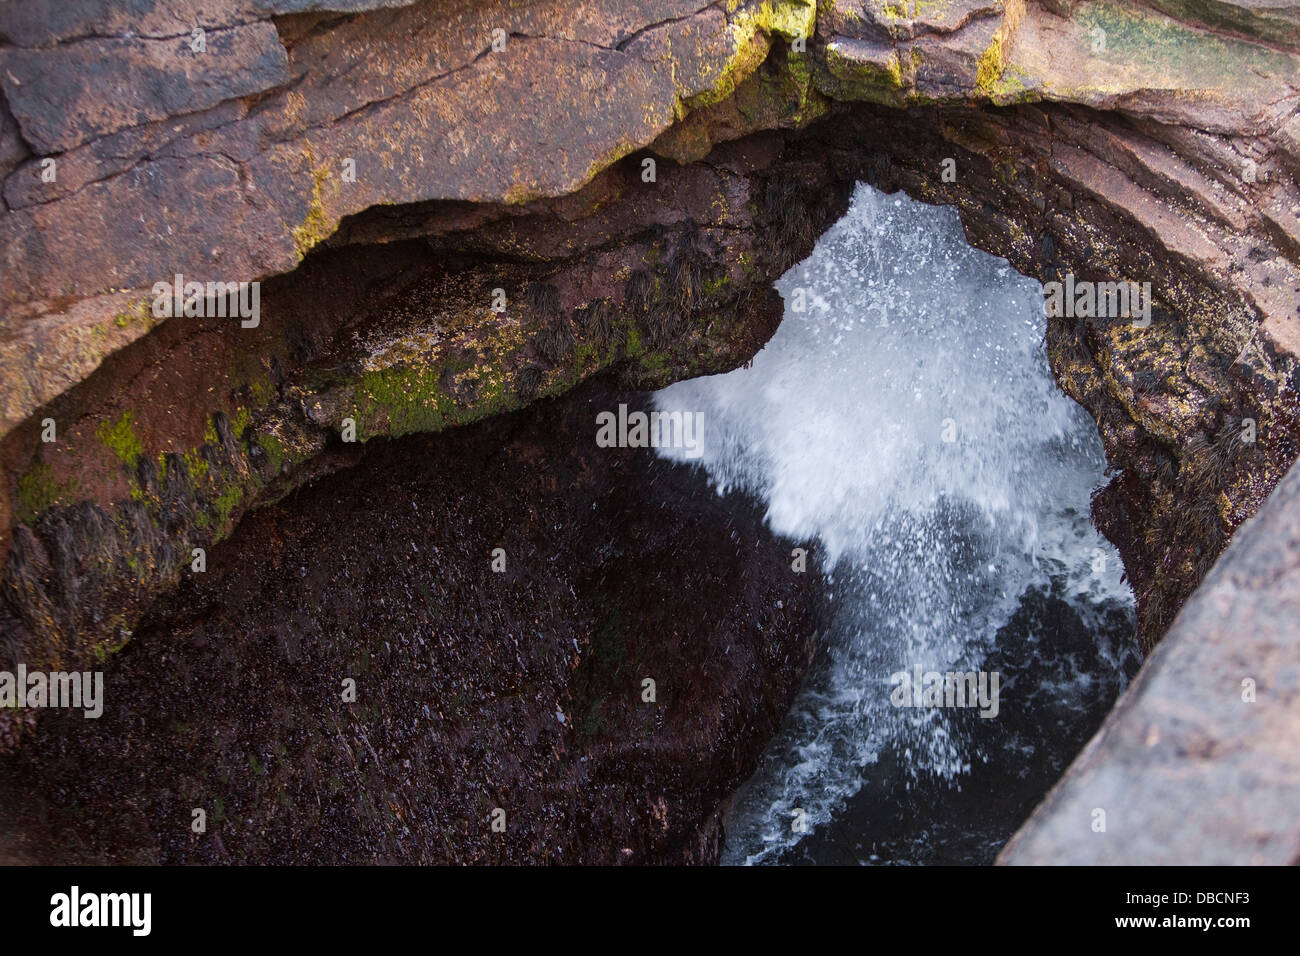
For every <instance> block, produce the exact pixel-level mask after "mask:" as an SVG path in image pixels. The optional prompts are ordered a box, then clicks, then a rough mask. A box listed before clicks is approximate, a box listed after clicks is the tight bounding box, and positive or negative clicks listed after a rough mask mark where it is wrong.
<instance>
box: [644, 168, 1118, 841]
mask: <svg viewBox="0 0 1300 956" xmlns="http://www.w3.org/2000/svg"><path fill="white" fill-rule="evenodd" d="M777 289H778V290H779V291H780V292H781V294H782V296H783V297H784V298H785V303H786V314H785V318H784V321H783V322H782V324H781V327H780V328H779V330H778V331H777V333H776V335H775V336H774V337H773V338H772V340H771V341H770V342H769V343H768V344H767V346H766V347H765V348H764V349H763V350H762V351H760V352H759V353H758V355H757V356H756V357H755V359H754V361H753V363H752V365H751V366H750V367H748V368H746V369H738V370H736V371H734V372H731V373H729V374H726V375H717V376H711V377H707V378H700V379H693V380H690V381H685V382H680V383H678V384H676V385H673V386H671V387H669V388H667V389H665V390H663V391H661V392H659V393H657V395H656V399H655V401H656V406H657V407H658V408H659V409H660V410H662V411H695V412H702V413H703V415H704V421H705V422H706V428H705V433H704V434H705V442H704V449H703V454H702V458H701V459H700V462H699V463H700V465H701V466H702V467H704V468H705V469H707V472H708V474H709V476H710V480H711V481H712V483H713V484H714V485H715V486H716V488H717V489H718V491H719V493H725V492H728V491H730V490H741V491H744V492H745V493H747V494H749V495H751V496H753V497H755V498H757V499H758V500H759V501H761V502H763V503H764V504H765V505H766V508H767V519H768V521H769V522H770V524H771V527H772V528H773V530H774V531H775V532H777V533H778V534H780V535H783V536H786V537H788V538H789V539H791V540H793V541H810V540H811V541H813V542H815V544H814V547H815V548H818V549H820V551H821V554H820V555H819V557H820V558H821V560H822V566H823V567H825V568H828V569H830V575H829V580H830V588H831V592H832V600H831V607H832V611H831V615H832V617H831V624H830V626H829V630H828V633H827V634H826V636H825V641H826V648H825V654H824V655H823V657H824V661H822V663H821V664H820V665H819V666H818V667H816V668H815V669H814V671H813V673H811V674H810V675H809V677H808V679H807V681H806V683H805V686H804V688H803V690H802V691H801V693H800V695H799V697H798V699H797V701H796V703H795V705H794V707H793V709H792V712H791V713H790V715H789V716H788V717H787V719H786V721H785V722H784V724H783V726H782V729H781V731H780V732H779V735H778V737H777V739H776V740H774V741H773V742H772V743H771V745H770V746H769V748H768V750H767V753H766V755H765V758H764V761H763V763H762V766H761V767H760V770H759V772H758V773H757V774H756V775H755V777H754V778H753V779H751V780H750V781H749V782H748V784H747V785H746V786H745V787H744V788H743V789H742V791H741V792H740V794H738V796H737V803H736V806H735V808H734V812H733V816H732V820H731V823H730V825H729V828H728V836H727V850H726V854H725V857H724V859H725V861H726V862H732V863H745V862H750V863H753V862H762V861H764V860H765V859H768V858H770V857H772V856H774V855H775V854H777V853H780V852H781V851H783V850H784V849H786V848H788V847H789V846H790V845H791V844H793V843H794V842H797V841H798V840H799V839H800V838H801V837H802V835H803V833H804V832H810V831H811V830H813V829H815V828H817V827H821V826H827V825H829V824H831V822H832V821H833V820H834V817H835V812H836V809H837V807H840V806H842V805H843V803H844V801H845V800H846V799H847V798H849V797H850V796H852V795H853V794H855V793H856V792H857V790H858V788H859V787H860V786H862V779H863V777H862V772H861V771H862V768H863V767H864V766H865V765H867V764H869V763H871V762H873V761H874V760H875V759H876V755H877V753H878V752H879V750H880V748H881V747H882V745H884V744H885V743H890V744H892V745H894V746H895V747H899V748H901V749H902V752H903V753H904V754H905V755H906V758H907V766H908V767H909V768H910V769H909V772H911V773H914V774H919V773H922V772H925V773H928V774H938V775H941V776H954V775H959V774H962V773H963V772H965V771H966V770H968V769H969V766H970V760H971V754H970V753H968V752H967V748H966V747H965V746H964V743H965V742H964V741H963V740H962V739H961V737H960V735H959V734H958V733H955V732H954V729H953V726H952V723H951V721H950V719H949V716H948V713H947V712H945V711H944V710H942V709H928V710H925V709H922V710H918V709H901V708H894V707H892V706H891V705H890V702H889V692H890V690H891V687H890V683H889V678H890V675H892V674H894V673H896V672H898V671H911V670H912V669H913V668H915V667H918V666H919V667H921V668H922V670H925V671H931V670H934V671H940V672H944V671H949V670H970V669H977V668H978V667H979V664H980V661H981V660H982V658H983V657H984V655H985V654H986V653H987V651H988V649H989V647H990V645H991V642H992V641H993V640H994V638H995V636H996V634H997V633H998V630H999V628H1000V627H1001V626H1002V625H1003V624H1005V623H1006V621H1007V620H1008V618H1009V616H1010V615H1011V614H1012V613H1013V611H1014V610H1015V608H1016V607H1017V605H1018V603H1019V601H1020V598H1021V596H1022V595H1023V594H1024V593H1025V592H1026V590H1027V589H1028V588H1030V587H1033V586H1040V587H1041V586H1044V585H1045V583H1046V582H1049V581H1051V582H1053V583H1054V585H1055V587H1056V590H1057V591H1058V592H1060V593H1063V594H1064V595H1066V599H1067V600H1068V601H1069V602H1070V603H1071V605H1073V606H1075V607H1076V608H1077V609H1078V610H1079V611H1080V612H1081V613H1082V614H1084V615H1085V617H1086V615H1087V614H1088V612H1089V611H1090V610H1093V609H1099V608H1103V607H1106V606H1113V605H1115V604H1126V603H1128V602H1130V601H1131V595H1130V594H1129V592H1128V589H1127V586H1126V585H1125V584H1124V583H1123V582H1122V577H1121V574H1122V568H1121V566H1120V562H1119V559H1118V557H1117V556H1116V554H1115V552H1114V550H1113V548H1112V547H1111V546H1110V545H1109V544H1108V543H1107V542H1106V541H1105V540H1104V539H1103V538H1101V537H1100V536H1099V535H1098V534H1097V533H1096V532H1095V531H1094V530H1093V529H1092V527H1091V525H1090V524H1089V521H1088V517H1087V516H1088V508H1089V500H1090V496H1091V494H1092V492H1093V490H1094V489H1095V488H1096V487H1097V486H1098V484H1099V483H1100V482H1101V480H1102V476H1103V470H1104V467H1105V460H1104V457H1103V453H1102V449H1101V445H1100V441H1099V439H1098V437H1097V434H1096V430H1095V427H1094V426H1093V423H1092V421H1091V420H1090V419H1089V417H1088V415H1087V414H1086V413H1085V412H1084V411H1083V410H1082V409H1081V408H1080V407H1079V406H1078V405H1076V404H1075V403H1074V402H1072V401H1071V400H1070V399H1068V398H1067V397H1066V396H1065V395H1064V394H1062V393H1061V391H1060V390H1059V388H1058V387H1057V385H1056V383H1055V381H1054V380H1053V378H1052V375H1051V373H1050V371H1049V369H1048V364H1047V356H1046V353H1045V348H1044V332H1045V324H1046V319H1045V315H1044V309H1043V291H1042V286H1041V285H1040V284H1039V283H1037V282H1036V281H1034V280H1032V279H1029V278H1026V277H1024V276H1022V275H1020V274H1019V273H1017V272H1015V271H1014V270H1013V269H1012V268H1011V266H1010V265H1009V264H1008V263H1007V262H1006V260H1004V259H1000V258H997V257H994V256H991V255H988V254H986V253H983V252H980V251H979V250H976V249H974V248H972V247H971V246H970V245H969V244H968V243H967V241H966V238H965V235H964V233H963V231H962V227H961V223H960V221H959V219H958V217H957V214H956V212H955V211H954V210H952V209H950V208H944V207H933V206H926V205H923V204H921V203H919V202H915V201H913V200H910V199H906V198H903V197H901V196H888V195H884V194H882V193H880V192H878V191H876V190H874V189H872V188H870V187H868V186H865V185H860V186H858V188H857V190H856V191H855V193H854V196H853V200H852V203H851V206H850V208H849V211H848V212H847V214H846V215H845V216H844V217H843V218H842V219H841V220H840V221H839V222H838V223H837V224H835V225H834V226H833V227H832V228H831V229H830V230H829V231H828V232H827V233H826V234H825V235H824V236H822V238H821V239H820V240H819V241H818V243H817V245H816V248H815V249H814V251H813V253H812V255H811V256H810V257H809V258H808V259H807V260H806V261H804V262H803V263H801V264H800V265H798V266H796V267H795V268H793V269H792V270H790V272H788V273H787V274H786V275H785V276H783V277H782V278H781V279H780V281H779V282H778V283H777ZM800 307H802V310H801V311H800V310H799V308H800ZM660 454H662V455H664V456H665V457H669V458H676V459H680V460H685V459H684V457H683V455H682V453H681V452H680V450H673V449H662V450H661V451H660ZM792 573H793V572H792ZM1075 690H1076V691H1077V692H1085V691H1086V688H1076V689H1075ZM796 808H798V809H799V810H802V811H803V814H804V815H805V816H804V819H805V820H806V824H805V825H806V828H807V829H806V830H804V831H800V830H799V829H798V828H795V827H792V826H791V820H792V812H793V811H794V810H795V809H796Z"/></svg>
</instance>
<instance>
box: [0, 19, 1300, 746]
mask: <svg viewBox="0 0 1300 956" xmlns="http://www.w3.org/2000/svg"><path fill="white" fill-rule="evenodd" d="M132 11H133V12H132V13H131V15H130V16H126V15H124V14H123V12H122V10H121V9H120V8H119V7H118V6H117V5H115V4H111V3H101V2H96V0H85V2H77V3H69V4H63V3H56V2H39V3H31V4H25V3H18V2H10V3H5V4H3V5H0V94H3V95H2V96H0V175H2V176H3V178H4V182H3V188H2V190H0V195H2V196H3V203H2V204H0V249H2V250H3V252H2V253H0V268H3V273H4V282H3V287H2V288H0V306H2V307H3V315H2V316H0V384H2V385H3V388H0V432H2V433H3V435H2V436H0V466H2V467H0V471H2V474H0V479H2V480H3V483H4V485H3V489H0V490H2V491H3V493H0V552H3V553H4V565H3V572H2V574H3V577H2V581H3V587H2V588H0V591H2V592H3V600H2V601H0V637H2V638H3V640H0V664H3V663H9V662H14V661H18V660H24V661H27V662H28V663H29V664H31V665H33V666H44V667H51V668H52V667H56V666H60V667H81V666H86V665H87V664H89V663H91V662H95V661H99V660H102V659H104V658H105V657H106V656H111V655H113V654H115V653H117V652H120V651H121V652H123V653H125V652H124V651H122V649H123V648H124V647H125V648H129V647H130V644H129V643H127V642H128V641H130V640H132V638H133V635H134V634H135V630H136V627H137V624H138V622H139V619H140V616H141V614H142V613H143V612H144V611H145V610H146V609H147V608H148V607H149V606H150V604H151V603H152V602H153V601H154V600H155V599H156V598H157V597H158V596H159V595H163V594H166V593H167V592H168V591H169V590H170V589H171V588H173V587H174V586H175V585H176V583H177V582H178V581H180V580H183V574H184V570H183V569H184V566H185V562H184V557H185V555H186V554H188V553H189V551H190V549H191V548H192V547H196V546H202V547H208V548H212V547H214V546H215V545H216V544H217V543H218V542H220V541H222V540H223V539H225V538H226V537H227V536H229V535H230V534H232V533H233V532H234V531H235V529H236V528H237V527H239V526H240V523H241V519H244V518H245V516H246V515H247V514H249V513H250V512H251V511H252V510H253V509H255V508H257V507H259V506H262V505H266V504H268V503H271V502H274V501H276V500H277V499H279V498H281V497H282V496H284V495H286V494H290V493H292V491H293V489H294V488H296V487H298V486H299V485H301V484H302V483H303V482H306V481H310V480H312V479H313V478H315V477H319V476H321V475H323V474H325V473H327V472H329V471H331V470H332V469H335V468H337V467H340V466H341V465H345V464H351V463H354V462H355V461H356V454H355V450H352V452H351V453H349V452H348V451H347V450H346V449H340V447H339V442H338V435H339V429H340V428H341V426H342V424H343V421H344V420H345V419H352V420H353V421H354V422H356V423H357V424H358V426H359V427H360V429H361V432H362V435H361V437H362V438H363V440H364V439H371V438H375V439H382V438H383V437H384V436H401V435H409V434H411V433H413V432H421V431H437V430H440V429H443V428H446V427H447V426H450V425H461V424H466V423H469V422H474V421H478V420H480V419H483V418H486V417H487V416H492V415H497V414H501V413H504V412H509V411H512V410H514V409H517V408H519V407H521V406H523V405H526V404H527V403H529V402H531V401H534V400H535V399H538V398H539V397H546V396H555V395H559V394H562V393H564V392H565V391H567V390H569V389H571V388H574V387H575V386H577V385H579V384H580V383H581V382H582V381H584V380H586V379H588V378H590V377H591V376H592V375H595V374H596V373H597V372H599V371H601V370H613V371H614V372H615V373H616V374H618V375H619V376H620V377H621V378H620V380H621V382H622V383H623V384H624V385H626V386H628V387H656V386H661V385H664V384H667V383H668V382H671V381H673V380H675V379H678V378H681V377H684V376H688V375H693V374H703V373H707V372H711V371H720V370H724V369H727V368H732V367H735V366H736V365H738V364H740V363H742V362H744V361H745V360H746V359H747V357H748V356H749V355H752V354H753V352H754V351H755V350H756V349H757V348H758V347H759V346H760V345H761V344H762V342H763V341H765V339H766V337H767V336H768V335H770V333H771V330H772V329H773V328H774V327H775V323H776V321H777V320H778V318H779V314H780V304H779V302H777V301H776V299H775V296H774V294H773V293H772V292H771V289H770V283H771V281H772V279H773V278H774V277H775V276H777V275H779V274H780V273H781V272H782V271H784V269H786V268H788V267H789V266H790V265H791V264H793V262H795V261H797V260H798V259H800V258H802V257H803V256H804V255H806V254H807V252H808V251H809V249H810V248H811V243H812V241H813V240H814V238H815V237H816V235H817V234H818V233H819V232H821V231H822V230H823V229H824V228H825V227H826V226H827V225H828V224H829V222H831V221H833V219H834V218H835V216H836V215H837V214H838V210H840V209H842V208H843V199H844V197H845V196H846V195H847V192H848V189H849V188H850V187H851V184H852V182H853V181H854V180H856V179H863V180H866V181H869V182H871V183H873V184H874V185H877V186H880V187H882V188H886V189H896V188H901V189H904V190H906V191H907V192H909V193H910V194H912V195H915V196H917V197H918V198H921V199H924V200H926V201H930V202H938V203H953V204H955V205H957V207H958V208H959V209H960V211H961V214H962V217H963V222H964V223H965V226H966V229H967V232H968V236H969V238H970V239H971V241H972V243H973V244H975V245H978V246H979V247H981V248H984V249H986V250H988V251H990V252H993V253H996V254H998V255H1003V256H1006V257H1007V258H1008V259H1009V260H1010V261H1011V262H1012V264H1013V265H1014V266H1015V267H1016V268H1017V269H1020V270H1021V271H1023V272H1025V273H1027V274H1030V275H1035V276H1038V277H1039V278H1042V279H1044V280H1045V281H1050V280H1052V279H1057V278H1061V277H1062V276H1064V275H1065V274H1066V273H1070V274H1073V275H1074V276H1075V277H1076V278H1079V279H1086V280H1088V281H1118V280H1124V281H1134V282H1147V281H1149V282H1151V283H1152V286H1153V297H1154V302H1153V306H1154V307H1153V316H1152V318H1153V321H1152V324H1151V325H1150V326H1149V327H1146V328H1136V327H1134V326H1133V324H1132V323H1131V322H1130V321H1128V320H1127V319H1126V318H1123V319H1117V318H1116V317H1113V316H1109V317H1107V316H1097V315H1092V316H1080V317H1078V318H1072V319H1069V320H1066V319H1064V318H1062V317H1057V318H1053V319H1052V320H1051V321H1050V323H1049V331H1048V348H1049V354H1050V356H1051V360H1052V364H1053V369H1054V371H1055V373H1056V375H1057V377H1058V380H1059V381H1060V382H1061V384H1062V386H1063V388H1064V389H1065V390H1066V391H1067V392H1068V393H1069V394H1070V395H1071V396H1072V397H1074V398H1076V399H1077V400H1078V401H1080V403H1081V404H1083V405H1084V406H1085V407H1086V408H1087V409H1088V410H1089V411H1090V412H1091V413H1092V415H1093V416H1094V418H1095V419H1096V420H1097V423H1098V427H1099V430H1100V432H1101V434H1102V437H1103V440H1104V442H1105V446H1106V451H1107V455H1108V458H1109V460H1110V462H1111V463H1112V465H1113V466H1114V467H1115V468H1116V470H1117V475H1116V478H1115V480H1114V481H1113V482H1112V483H1111V484H1110V485H1109V486H1108V487H1107V488H1106V489H1105V490H1104V491H1103V492H1102V493H1101V494H1100V495H1099V496H1098V498H1097V500H1096V501H1095V503H1094V516H1095V519H1096V521H1097V523H1098V525H1099V526H1100V527H1101V528H1102V529H1103V530H1104V531H1105V532H1106V534H1107V535H1108V536H1109V537H1110V538H1111V539H1112V540H1114V541H1115V542H1116V544H1117V545H1118V546H1119V547H1120V549H1121V552H1122V554H1123V557H1124V561H1125V565H1126V568H1127V571H1128V574H1129V578H1130V580H1131V581H1132V583H1133V586H1134V589H1135V592H1136V593H1137V596H1138V601H1139V608H1138V611H1139V618H1138V632H1139V637H1140V639H1141V641H1142V643H1143V645H1144V646H1146V647H1148V648H1150V647H1152V646H1154V645H1155V644H1156V642H1157V641H1159V640H1160V638H1161V636H1162V635H1163V634H1164V632H1165V630H1166V629H1167V628H1168V626H1169V624H1170V622H1171V621H1172V620H1173V618H1174V616H1175V614H1176V613H1177V611H1178V608H1179V607H1181V606H1182V604H1183V603H1184V602H1185V601H1186V600H1187V598H1188V596H1189V595H1191V594H1192V593H1193V591H1194V590H1195V588H1196V587H1197V585H1198V584H1199V582H1200V581H1201V580H1202V578H1203V577H1204V576H1205V574H1206V573H1207V571H1208V570H1209V569H1210V568H1211V567H1212V566H1213V564H1214V562H1215V560H1216V559H1217V558H1218V556H1219V554H1220V553H1221V552H1222V550H1223V548H1224V547H1225V545H1226V544H1227V542H1228V541H1229V540H1230V538H1231V536H1232V535H1233V534H1234V532H1235V531H1236V529H1237V528H1238V527H1239V526H1240V525H1241V524H1242V522H1243V521H1245V520H1246V519H1247V518H1249V516H1250V515H1251V514H1253V513H1254V512H1255V511H1256V509H1258V508H1259V507H1260V504H1261V503H1262V502H1263V501H1265V500H1266V498H1267V497H1268V495H1269V493H1270V492H1271V490H1272V489H1273V487H1274V485H1275V484H1276V483H1277V481H1278V480H1279V478H1280V476H1281V475H1283V474H1284V473H1285V472H1286V470H1287V468H1288V467H1289V466H1290V464H1291V462H1292V461H1294V459H1295V457H1296V453H1297V449H1298V448H1300V445H1298V444H1297V442H1300V427H1298V424H1297V423H1298V422H1300V403H1298V398H1297V396H1298V395H1300V378H1298V375H1300V372H1298V370H1297V369H1298V367H1297V355H1300V306H1298V305H1297V303H1298V302H1300V239H1297V236H1300V191H1297V187H1296V179H1297V176H1300V114H1298V112H1297V110H1298V109H1300V56H1298V51H1300V39H1297V38H1298V37H1300V33H1298V32H1297V29H1296V23H1297V20H1296V12H1295V9H1294V8H1293V7H1290V6H1287V5H1285V4H1281V5H1279V4H1272V3H1267V2H1260V3H1256V2H1254V0H1240V2H1223V3H1220V2H1199V0H1150V2H1147V3H1124V4H1120V3H1112V2H1104V0H1102V2H1098V0H1093V2H1081V3H1076V2H1073V0H1044V2H1041V3H1033V2H1029V3H1027V2H1022V0H1007V2H992V3H982V2H979V0H972V2H965V0H952V2H946V0H941V2H939V3H935V4H930V3H910V2H909V3H901V4H895V3H892V2H889V3H886V2H883V0H863V2H847V0H835V2H832V3H824V4H817V5H814V4H812V3H807V2H799V0H790V2H776V3H773V2H763V3H759V2H739V3H737V2H730V0H728V2H717V3H703V2H690V0H681V2H678V0H663V2H651V0H646V2H638V3H634V4H625V3H612V2H608V3H607V2H603V0H602V2H595V3H584V4H578V5H575V4H571V3H567V2H562V0H555V2H549V3H540V4H531V5H528V6H526V7H519V6H517V5H514V4H507V3H504V2H502V3H478V2H462V0H428V2H417V0H413V2H410V3H406V2H401V0H391V2H390V0H229V2H221V3H215V4H208V3H203V4H197V3H189V2H185V3H180V4H172V5H165V4H151V3H143V4H139V5H137V6H133V8H132ZM200 21H201V22H202V24H203V26H204V27H205V29H206V31H207V35H206V40H207V41H208V42H209V43H210V47H209V49H210V51H211V52H210V53H203V54H201V53H200V52H199V51H197V50H195V49H194V47H193V46H192V45H191V44H192V43H193V41H194V37H193V34H192V27H193V25H194V23H195V22H200ZM498 29H499V30H501V31H502V33H503V35H504V36H505V37H506V41H507V42H506V44H505V48H504V49H503V50H494V49H493V48H492V46H491V43H492V39H493V31H494V30H498ZM236 38H238V39H239V40H240V42H237V43H236V42H234V41H235V39H236ZM201 55H203V56H209V57H210V60H208V61H200V60H197V59H196V57H198V56H201ZM70 72H77V73H80V74H84V78H87V79H88V80H89V82H86V83H83V84H74V85H66V84H65V85H60V84H58V83H54V82H44V81H45V80H51V78H66V76H67V75H68V74H69V73H70ZM539 78H540V79H539ZM349 159H352V160H357V161H358V162H357V170H358V175H357V178H356V180H355V181H352V180H350V179H345V178H344V175H343V170H344V164H345V163H346V161H347V160H349ZM946 159H952V160H954V161H955V170H956V178H955V179H953V180H948V179H945V178H944V177H943V167H942V165H941V163H942V162H943V161H944V160H946ZM646 160H654V161H656V162H657V164H658V177H657V179H656V181H655V182H654V183H653V184H652V183H649V182H647V181H645V180H644V179H643V178H642V174H643V171H644V169H645V167H644V162H645V161H646ZM50 163H54V164H55V165H56V166H57V172H58V174H57V177H47V175H46V174H47V172H48V171H49V170H50V169H51V168H53V167H51V166H50ZM176 273H182V274H184V275H185V276H186V278H189V279H198V280H212V279H216V280H221V281H242V280H254V279H261V280H264V281H265V283H266V289H265V290H264V291H265V292H266V299H265V301H264V314H263V316H262V324H261V326H260V327H259V328H258V329H255V330H251V331H249V330H242V329H238V328H237V327H236V325H237V323H224V324H223V323H219V322H216V321H212V320H204V319H188V318H181V317H178V318H168V319H166V320H165V321H159V320H158V319H157V318H156V317H155V316H153V315H152V314H151V311H150V308H149V304H150V297H149V292H150V288H151V283H153V282H155V281H159V280H170V279H171V278H172V276H173V275H174V274H176ZM497 289H502V290H504V291H505V293H506V296H507V298H508V300H509V305H508V306H507V307H506V309H505V310H504V311H503V312H498V311H493V305H492V303H493V300H494V294H495V290H497ZM46 419H50V420H52V421H54V422H55V424H56V425H57V427H58V431H59V436H60V437H59V439H58V440H57V441H56V442H52V443H48V444H47V443H45V442H43V441H42V440H41V435H42V430H43V428H44V422H45V420H46ZM1247 435H1249V436H1250V439H1249V440H1248V439H1247V437H1246V436H1247ZM30 717H31V715H30V714H25V715H22V716H21V719H18V718H15V717H14V716H13V715H11V714H4V715H0V749H3V748H4V747H5V746H9V745H11V744H12V743H13V742H14V741H16V740H17V739H18V738H19V737H20V736H21V735H26V734H30V733H33V732H34V730H33V725H32V723H31V720H30ZM259 759H261V758H259Z"/></svg>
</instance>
